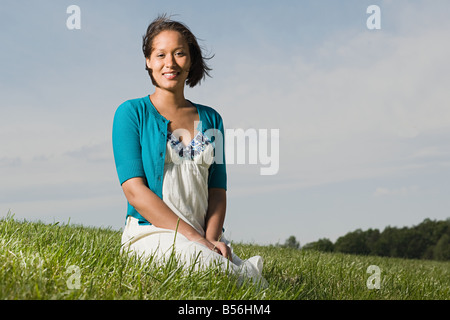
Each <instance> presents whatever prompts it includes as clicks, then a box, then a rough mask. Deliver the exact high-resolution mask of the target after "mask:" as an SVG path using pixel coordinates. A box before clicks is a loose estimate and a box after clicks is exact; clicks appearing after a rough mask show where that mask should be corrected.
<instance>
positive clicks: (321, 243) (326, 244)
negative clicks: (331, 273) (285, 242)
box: [302, 238, 334, 252]
mask: <svg viewBox="0 0 450 320" xmlns="http://www.w3.org/2000/svg"><path fill="white" fill-rule="evenodd" d="M302 249H305V250H310V249H312V250H317V251H323V252H333V251H334V244H333V242H331V240H329V239H327V238H323V239H319V240H317V241H314V242H310V243H307V244H305V245H304V246H303V247H302Z"/></svg>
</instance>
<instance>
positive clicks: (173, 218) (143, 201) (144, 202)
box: [123, 180, 202, 241]
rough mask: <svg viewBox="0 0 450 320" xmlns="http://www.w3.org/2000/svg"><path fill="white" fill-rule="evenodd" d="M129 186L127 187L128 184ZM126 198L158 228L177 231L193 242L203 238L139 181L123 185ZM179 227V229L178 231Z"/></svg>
mask: <svg viewBox="0 0 450 320" xmlns="http://www.w3.org/2000/svg"><path fill="white" fill-rule="evenodd" d="M127 183H128V185H125V184H127ZM123 189H124V193H125V196H126V197H127V199H128V201H129V202H130V204H131V205H132V206H133V207H134V208H135V209H136V210H137V212H139V214H140V215H142V216H143V217H144V218H145V219H146V220H147V221H149V222H150V223H151V224H153V225H154V226H156V227H159V228H164V229H170V230H177V232H179V233H181V234H182V235H184V236H185V237H186V238H188V239H189V240H191V241H196V240H198V239H199V238H202V236H201V235H200V234H199V233H198V232H197V231H196V230H195V229H194V228H193V227H192V226H191V225H189V224H187V223H186V222H184V221H183V220H182V219H179V217H178V216H177V215H176V214H175V213H174V212H173V211H172V210H171V209H170V208H169V207H168V206H167V205H166V204H165V203H164V201H163V200H162V199H161V198H159V197H158V196H157V195H156V194H155V193H154V192H153V191H151V190H150V189H149V188H148V187H147V186H146V185H145V184H144V183H140V181H139V180H137V181H136V180H135V181H130V182H128V181H127V182H125V183H124V185H123ZM177 225H178V229H177Z"/></svg>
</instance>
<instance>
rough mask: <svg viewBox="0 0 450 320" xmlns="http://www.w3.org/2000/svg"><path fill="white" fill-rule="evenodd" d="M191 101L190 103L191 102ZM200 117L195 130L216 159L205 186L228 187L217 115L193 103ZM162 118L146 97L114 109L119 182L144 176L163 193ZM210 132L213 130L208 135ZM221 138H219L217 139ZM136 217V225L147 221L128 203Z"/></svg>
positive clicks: (164, 126) (164, 128) (164, 125)
mask: <svg viewBox="0 0 450 320" xmlns="http://www.w3.org/2000/svg"><path fill="white" fill-rule="evenodd" d="M191 103H192V102H191ZM192 104H193V105H194V106H195V107H196V108H197V112H198V115H199V119H200V124H199V126H198V128H197V129H199V130H201V131H202V133H204V134H206V135H207V136H208V137H209V138H210V139H211V140H212V142H213V144H214V142H215V141H217V142H219V141H221V143H220V147H221V150H220V152H219V150H218V147H219V143H217V144H215V157H216V158H215V161H214V162H213V163H212V164H211V166H210V168H209V176H208V188H223V189H225V190H226V188H227V174H226V165H225V152H224V147H223V146H224V143H225V141H224V137H225V136H224V129H223V122H222V118H221V116H220V114H219V113H218V112H217V111H215V110H214V109H213V108H211V107H207V106H203V105H200V104H196V103H192ZM168 124H169V120H167V119H166V118H164V117H163V116H162V115H161V114H160V113H159V112H158V111H157V110H156V108H155V107H154V106H153V104H152V102H151V101H150V97H149V96H145V97H143V98H138V99H132V100H128V101H125V102H124V103H122V104H121V105H120V106H119V107H118V108H117V110H116V112H115V115H114V121H113V130H112V144H113V152H114V160H115V164H116V170H117V174H118V176H119V181H120V184H121V185H122V184H123V183H124V182H125V181H127V180H128V179H131V178H134V177H143V178H145V179H146V182H147V185H148V187H149V188H150V190H152V191H153V192H154V193H155V194H156V195H157V196H158V197H160V198H161V199H162V198H163V196H162V185H163V175H164V159H165V156H166V143H167V126H168ZM210 132H213V133H214V132H215V133H216V134H215V136H214V137H211V135H212V134H209V135H208V133H210ZM218 138H220V140H219V139H218ZM128 216H133V217H135V218H136V219H138V220H139V224H150V223H149V222H148V221H147V220H146V219H145V218H144V217H142V216H141V215H140V214H139V213H138V212H137V210H136V209H135V208H134V207H133V206H131V205H130V203H129V202H128V206H127V215H126V217H128Z"/></svg>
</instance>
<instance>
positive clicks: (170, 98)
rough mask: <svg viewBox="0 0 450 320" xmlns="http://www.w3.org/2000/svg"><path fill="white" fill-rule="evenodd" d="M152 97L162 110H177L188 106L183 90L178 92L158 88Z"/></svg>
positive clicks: (153, 101)
mask: <svg viewBox="0 0 450 320" xmlns="http://www.w3.org/2000/svg"><path fill="white" fill-rule="evenodd" d="M150 99H151V101H152V103H153V104H154V105H155V106H157V107H158V109H160V110H171V111H176V110H179V109H181V108H184V107H186V106H188V102H187V101H186V99H185V98H184V93H183V92H178V93H176V92H171V91H167V90H161V89H159V88H156V90H155V92H154V93H152V94H151V95H150Z"/></svg>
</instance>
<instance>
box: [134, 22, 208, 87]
mask: <svg viewBox="0 0 450 320" xmlns="http://www.w3.org/2000/svg"><path fill="white" fill-rule="evenodd" d="M166 30H172V31H177V32H179V33H180V34H181V36H182V37H183V38H184V39H185V40H186V42H187V44H188V46H189V55H190V57H191V68H190V70H189V75H188V77H187V79H186V84H187V85H188V86H190V87H191V88H192V87H195V86H196V85H197V84H199V83H200V81H201V80H204V79H205V77H206V76H209V77H210V75H209V71H211V70H212V69H211V68H209V67H208V65H207V64H206V62H205V60H209V59H211V58H212V57H213V56H211V57H204V56H203V55H202V49H201V47H200V46H199V45H198V42H197V38H196V37H195V36H194V34H193V33H192V32H191V31H190V30H189V28H188V27H187V26H186V25H184V24H183V23H181V22H178V21H174V20H171V19H170V18H168V17H166V15H165V14H164V15H159V16H158V17H157V18H156V19H155V20H153V21H152V23H150V25H149V26H148V28H147V32H146V34H145V35H144V36H143V41H142V51H143V53H144V56H145V58H149V57H150V55H151V53H152V50H153V48H152V44H153V39H154V38H155V37H156V36H157V35H158V34H159V33H160V32H162V31H166ZM145 69H146V70H147V71H148V74H149V75H150V78H151V79H152V82H153V84H154V85H156V83H155V80H154V79H153V77H152V70H151V69H149V68H148V67H147V64H145Z"/></svg>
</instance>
